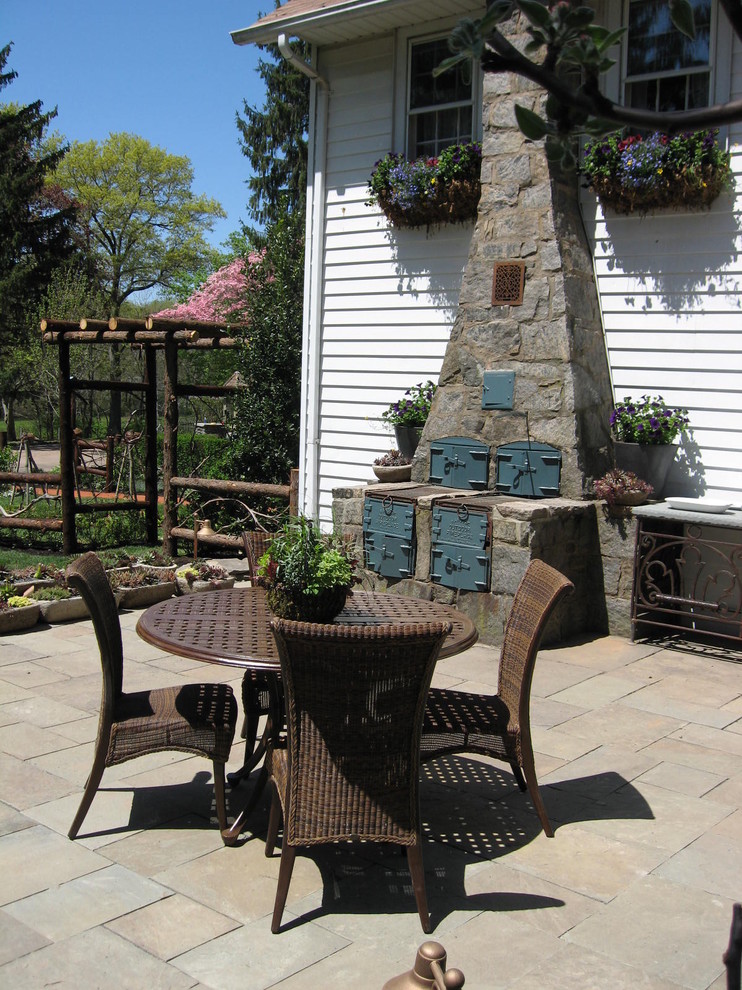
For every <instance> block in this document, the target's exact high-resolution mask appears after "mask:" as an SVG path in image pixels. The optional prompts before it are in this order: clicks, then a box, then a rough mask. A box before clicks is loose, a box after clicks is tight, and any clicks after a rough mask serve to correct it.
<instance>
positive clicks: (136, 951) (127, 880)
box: [0, 613, 742, 990]
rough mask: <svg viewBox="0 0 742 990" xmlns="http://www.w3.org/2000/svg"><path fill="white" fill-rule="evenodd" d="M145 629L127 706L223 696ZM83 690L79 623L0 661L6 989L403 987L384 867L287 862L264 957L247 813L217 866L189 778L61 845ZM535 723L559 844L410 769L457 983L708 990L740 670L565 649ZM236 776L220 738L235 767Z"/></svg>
mask: <svg viewBox="0 0 742 990" xmlns="http://www.w3.org/2000/svg"><path fill="white" fill-rule="evenodd" d="M137 618H138V614H137V613H124V614H122V625H123V633H124V644H125V650H126V651H127V653H128V657H127V667H126V679H125V684H126V686H127V687H128V688H130V689H132V690H133V689H135V688H137V687H145V686H148V687H149V686H161V685H165V684H172V683H178V682H180V681H182V682H184V683H185V682H187V681H193V680H196V679H201V678H203V677H209V678H210V679H214V680H218V679H221V680H227V681H229V682H230V683H232V684H233V686H234V687H235V689H237V690H238V689H239V682H240V679H239V676H235V673H236V672H235V671H233V670H230V669H228V668H219V667H209V668H208V669H206V668H204V667H203V666H202V665H200V664H198V663H194V662H193V661H186V660H183V659H181V658H178V657H173V656H170V655H167V654H164V653H160V652H158V651H157V650H155V649H153V648H151V647H148V646H146V645H145V644H143V643H141V642H140V641H139V640H138V638H137V637H136V634H135V631H134V627H135V624H136V620H137ZM496 662H497V655H496V652H495V651H494V650H493V649H490V648H488V647H482V646H477V647H474V648H473V649H471V650H469V651H468V652H467V653H465V654H463V655H461V656H458V657H452V658H449V659H447V660H444V661H441V662H440V663H439V665H438V668H437V671H436V683H438V684H440V685H441V686H453V685H460V686H462V687H465V688H470V689H472V690H485V691H486V690H492V689H493V688H495V687H496V681H497V670H496ZM99 671H100V667H99V660H98V653H97V648H96V644H95V639H94V636H93V634H92V628H91V625H90V623H89V622H87V621H80V622H74V623H70V624H67V625H65V626H56V627H53V628H50V627H46V626H39V627H37V628H36V629H33V630H31V631H29V632H26V633H22V634H18V635H15V636H6V637H4V638H3V639H2V640H0V876H2V878H3V883H2V884H1V885H0V986H3V987H6V986H7V987H13V988H14V990H36V988H40V987H45V986H54V987H55V988H59V990H66V988H69V990H72V988H75V990H79V988H81V987H84V988H86V987H96V988H100V990H108V988H111V990H113V988H116V990H126V988H132V990H141V988H142V987H149V986H152V987H158V988H166V990H169V988H172V990H181V988H182V990H223V988H227V987H230V988H231V987H233V986H235V985H237V986H244V987H246V988H248V990H263V988H268V987H271V988H275V990H309V988H312V990H314V988H317V987H322V988H328V990H332V988H335V987H337V988H340V987H346V986H349V985H351V986H355V985H357V986H364V987H369V988H379V990H380V988H381V986H382V985H383V983H384V982H385V981H386V980H387V979H389V977H391V976H393V975H396V974H398V973H401V972H402V971H404V970H407V969H408V968H409V967H410V966H411V964H412V962H413V959H414V954H415V950H416V948H417V946H418V945H419V944H420V943H421V942H423V941H425V939H426V936H425V935H424V934H423V933H422V931H421V929H420V925H419V921H418V918H417V912H416V910H415V906H414V898H413V896H412V892H411V885H410V879H409V873H408V871H407V867H406V862H405V859H404V858H403V857H401V856H400V855H399V852H398V850H396V849H389V848H384V847H376V846H360V847H349V848H343V847H337V848H336V847H321V848H319V849H317V850H315V851H313V852H312V853H311V854H310V855H305V854H300V855H299V857H298V858H297V862H296V868H295V870H294V876H293V880H292V883H291V887H290V890H289V897H288V902H287V906H286V911H285V915H284V924H285V930H284V931H282V932H281V934H279V935H271V933H270V915H271V912H272V906H273V898H274V896H275V889H276V878H277V875H278V863H279V859H278V856H274V857H272V858H271V859H266V858H265V856H264V852H263V842H262V839H263V838H264V836H265V828H266V824H267V808H266V805H265V802H264V803H263V805H261V806H260V807H259V808H258V809H257V811H256V813H255V816H254V818H253V820H252V823H251V824H252V828H253V830H254V832H255V837H252V834H251V833H249V836H250V837H249V838H248V840H247V841H246V842H245V843H244V844H243V845H241V846H239V847H238V848H235V849H227V848H225V847H224V846H223V845H222V843H221V840H220V837H219V834H218V830H217V828H216V821H215V817H214V808H213V789H212V782H211V775H210V768H209V765H208V763H206V762H205V761H203V760H201V759H198V758H196V757H188V756H186V755H185V754H178V753H162V754H155V755H153V756H151V757H147V758H144V759H141V760H135V761H132V762H131V763H127V764H123V765H122V766H119V767H115V768H112V769H111V770H108V771H106V773H105V774H104V777H103V787H102V789H101V790H100V791H99V792H98V795H97V796H96V798H95V800H94V802H93V805H92V808H91V810H90V812H89V813H88V817H87V819H86V821H85V823H84V825H83V830H82V834H81V835H80V836H79V838H78V839H77V840H76V841H75V842H70V841H69V840H68V839H67V838H66V832H67V829H68V827H69V824H70V822H71V820H72V817H73V815H74V812H75V810H76V808H77V804H78V802H79V799H80V792H81V789H82V786H83V783H84V780H85V777H86V775H87V773H88V771H89V769H90V765H91V760H92V750H93V741H94V738H95V732H96V727H97V712H98V704H99V699H100V672H99ZM238 696H239V690H238ZM532 713H533V725H534V729H533V736H534V744H535V747H536V763H537V768H538V771H539V775H540V779H541V783H542V792H543V796H544V800H545V803H546V806H547V808H548V810H549V814H550V816H551V818H552V822H553V823H554V826H555V832H556V835H555V838H553V839H547V838H546V837H545V836H544V834H543V832H542V831H541V829H540V826H539V822H538V819H537V817H536V816H535V814H534V811H533V808H532V806H531V803H530V800H529V799H528V797H527V796H526V795H523V794H521V793H520V792H519V791H518V789H517V787H516V785H515V782H514V780H513V778H512V775H511V774H510V772H509V769H508V768H506V767H503V766H502V765H499V764H497V763H496V762H494V761H492V760H486V759H478V758H474V757H469V756H466V755H461V756H455V757H449V758H446V759H441V760H438V761H435V762H433V763H430V764H428V765H426V766H425V767H424V768H423V774H422V785H421V805H422V816H423V822H424V836H425V848H424V856H425V867H426V879H427V886H428V900H429V903H430V908H431V916H432V921H433V924H434V925H435V931H434V933H433V937H434V938H436V939H439V940H440V941H442V942H443V944H444V945H445V947H446V949H447V951H448V954H449V964H450V965H452V966H459V967H460V968H461V969H463V970H464V972H465V974H466V984H467V987H472V988H487V990H490V988H492V990H500V988H503V990H505V988H507V990H536V988H538V990H552V988H553V990H557V988H559V990H562V988H564V987H570V990H583V988H584V990H588V988H590V990H592V988H603V987H606V988H607V987H610V988H611V990H622V988H629V987H630V988H632V990H636V988H640V990H678V988H690V990H705V988H707V987H710V988H713V990H721V988H722V987H723V986H725V979H724V967H723V963H722V953H723V951H724V949H725V948H726V945H727V942H728V938H729V927H730V923H731V912H732V904H733V903H734V902H735V901H739V900H742V654H740V656H739V657H735V656H729V655H728V654H727V655H726V656H723V655H715V654H714V653H713V652H712V651H709V652H708V653H707V654H706V655H702V656H699V655H696V654H693V653H688V652H682V651H679V650H673V649H668V648H666V647H664V646H663V647H661V646H659V645H652V644H644V643H630V642H628V641H626V640H623V639H620V638H616V637H606V638H602V639H595V640H585V641H582V642H579V643H570V644H562V645H560V646H557V647H554V648H551V649H547V650H543V651H542V653H541V655H540V657H539V660H538V662H537V665H536V672H535V676H534V682H533V694H532ZM241 755H242V745H241V743H240V742H239V741H238V742H236V743H235V747H234V750H233V757H232V761H231V766H233V767H237V766H238V765H239V762H240V757H241ZM245 792H246V787H245V785H242V787H241V788H240V789H239V790H237V791H236V792H234V793H232V794H230V795H229V797H230V801H231V806H232V808H233V809H236V808H237V807H238V806H239V803H240V802H241V801H242V800H244V794H245Z"/></svg>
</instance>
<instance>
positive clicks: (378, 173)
mask: <svg viewBox="0 0 742 990" xmlns="http://www.w3.org/2000/svg"><path fill="white" fill-rule="evenodd" d="M481 163H482V149H481V146H480V145H479V144H477V143H476V142H472V143H469V144H454V145H451V146H450V147H448V148H445V149H444V150H443V151H441V153H440V154H439V155H438V157H437V158H417V159H415V160H414V161H408V160H407V159H406V158H405V157H404V155H402V154H398V153H396V152H391V153H389V154H388V155H385V156H384V157H383V158H381V159H380V160H379V161H377V162H376V164H375V165H374V169H373V171H372V173H371V177H370V179H369V182H368V191H369V200H368V205H370V206H374V205H375V206H378V207H379V208H380V209H381V210H382V212H383V213H384V214H385V216H387V217H388V219H389V220H390V221H391V222H392V224H394V226H396V227H422V226H429V225H430V224H435V223H450V222H454V221H463V220H470V219H472V218H473V217H475V216H476V213H477V205H478V203H479V196H480V193H481V186H480V181H479V173H480V167H481Z"/></svg>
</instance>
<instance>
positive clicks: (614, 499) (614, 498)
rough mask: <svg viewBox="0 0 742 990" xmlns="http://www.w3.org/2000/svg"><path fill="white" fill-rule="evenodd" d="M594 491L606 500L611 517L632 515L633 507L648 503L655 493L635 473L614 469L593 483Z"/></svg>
mask: <svg viewBox="0 0 742 990" xmlns="http://www.w3.org/2000/svg"><path fill="white" fill-rule="evenodd" d="M593 491H594V492H595V494H596V495H597V497H598V498H602V499H604V500H605V503H606V506H607V507H608V512H609V513H610V514H611V515H617V516H625V515H630V513H631V507H632V506H634V505H641V504H642V503H643V502H646V501H647V499H648V498H649V496H650V495H651V494H652V493H653V492H654V489H653V488H652V486H651V485H650V484H649V483H648V482H647V481H643V480H642V479H641V478H638V477H637V476H636V475H635V474H634V473H633V471H622V470H621V469H620V468H612V470H610V471H607V472H606V473H605V474H604V475H603V477H602V478H598V479H597V480H596V481H595V482H594V483H593Z"/></svg>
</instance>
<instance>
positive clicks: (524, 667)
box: [421, 560, 574, 837]
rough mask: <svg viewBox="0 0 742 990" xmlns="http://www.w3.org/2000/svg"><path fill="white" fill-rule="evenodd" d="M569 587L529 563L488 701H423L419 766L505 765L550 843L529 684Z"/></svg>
mask: <svg viewBox="0 0 742 990" xmlns="http://www.w3.org/2000/svg"><path fill="white" fill-rule="evenodd" d="M573 590H574V586H573V585H572V582H571V581H569V580H567V578H566V577H564V575H563V574H560V573H559V571H556V570H554V568H553V567H550V566H549V565H548V564H545V563H544V562H543V561H542V560H532V561H531V563H530V564H529V566H528V569H527V571H526V573H525V575H524V576H523V580H522V581H521V583H520V585H519V587H518V590H517V591H516V593H515V597H514V599H513V606H512V609H511V611H510V615H509V617H508V621H507V625H506V627H505V639H504V641H503V644H502V651H501V653H500V665H499V678H498V692H497V694H494V695H488V694H473V693H471V692H468V691H455V690H450V689H449V690H442V689H440V688H433V689H432V690H431V691H430V694H429V695H428V704H427V708H426V710H425V721H424V723H423V735H422V743H421V756H422V761H423V762H426V761H427V760H432V759H434V758H435V757H436V756H442V755H443V754H446V753H482V754H484V755H485V756H492V757H495V758H496V759H499V760H504V761H506V762H507V763H509V764H510V766H511V769H512V771H513V774H514V775H515V779H516V781H517V783H518V786H519V787H520V789H521V790H522V791H525V789H526V787H527V788H528V791H529V793H530V795H531V800H532V801H533V804H534V807H535V808H536V812H537V814H538V817H539V818H540V820H541V824H542V826H543V829H544V832H545V833H546V835H548V836H549V837H553V835H554V832H553V831H552V828H551V825H550V823H549V818H548V816H547V814H546V809H545V807H544V803H543V801H542V800H541V794H540V792H539V789H538V780H537V778H536V769H535V766H534V761H533V745H532V743H531V721H530V701H531V680H532V678H533V667H534V664H535V662H536V654H537V652H538V645H539V641H540V639H541V634H542V632H543V629H544V626H545V625H546V622H547V620H548V618H549V616H550V615H551V613H552V611H553V610H554V608H555V606H556V605H557V603H558V602H559V601H560V600H561V599H562V598H563V596H564V595H566V594H567V593H568V592H571V591H573Z"/></svg>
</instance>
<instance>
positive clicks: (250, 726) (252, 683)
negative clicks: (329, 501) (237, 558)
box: [229, 529, 276, 783]
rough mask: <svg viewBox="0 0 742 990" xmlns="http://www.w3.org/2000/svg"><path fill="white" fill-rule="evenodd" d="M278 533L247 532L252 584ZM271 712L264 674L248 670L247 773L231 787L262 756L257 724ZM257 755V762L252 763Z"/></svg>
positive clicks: (244, 705) (244, 539)
mask: <svg viewBox="0 0 742 990" xmlns="http://www.w3.org/2000/svg"><path fill="white" fill-rule="evenodd" d="M275 535H276V534H275V533H266V532H265V531H264V530H261V529H247V530H245V531H244V532H243V534H242V542H243V544H244V547H245V559H246V560H247V566H248V573H249V574H250V580H251V582H252V583H253V584H254V583H255V576H256V574H257V570H258V561H259V560H260V558H261V557H262V556H263V554H264V553H265V552H266V550H267V549H268V547H269V546H270V544H271V541H272V540H273V538H274V537H275ZM270 710H271V689H270V684H269V682H268V679H267V678H266V676H265V674H262V673H260V671H257V670H246V671H245V676H244V677H243V678H242V711H243V719H242V730H241V732H240V735H241V737H242V738H243V739H244V740H245V767H246V770H245V773H243V772H239V773H236V774H230V778H229V779H230V783H239V780H240V779H241V778H242V777H243V776H244V775H245V774H246V773H247V772H248V769H249V768H251V767H253V766H254V765H255V763H256V762H257V760H259V759H260V756H262V748H261V750H260V751H259V752H257V753H256V752H255V742H256V740H257V738H258V723H259V722H260V716H261V715H268V714H269V712H270ZM253 754H255V759H252V760H251V759H250V758H251V757H252V756H253Z"/></svg>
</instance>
